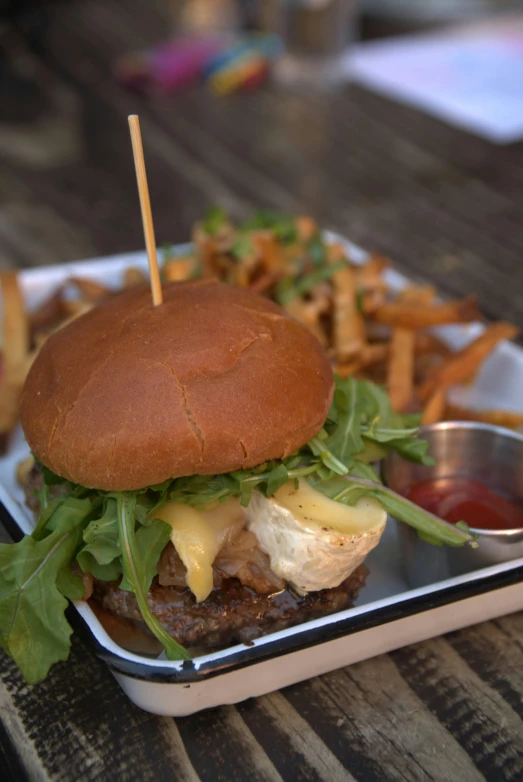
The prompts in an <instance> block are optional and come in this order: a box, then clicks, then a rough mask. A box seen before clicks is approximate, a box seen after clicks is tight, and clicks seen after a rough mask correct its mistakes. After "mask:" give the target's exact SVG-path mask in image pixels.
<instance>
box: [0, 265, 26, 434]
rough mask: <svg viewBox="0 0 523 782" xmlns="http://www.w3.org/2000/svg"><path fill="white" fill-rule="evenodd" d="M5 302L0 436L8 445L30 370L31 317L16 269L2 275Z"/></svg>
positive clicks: (0, 387)
mask: <svg viewBox="0 0 523 782" xmlns="http://www.w3.org/2000/svg"><path fill="white" fill-rule="evenodd" d="M0 281H1V284H2V301H3V318H2V334H3V363H2V379H1V382H0V439H1V446H3V447H5V446H6V445H7V436H8V435H9V433H10V432H11V430H12V429H13V427H14V426H15V424H16V421H17V418H18V402H19V399H20V393H21V390H22V385H23V382H24V380H25V376H26V374H27V371H28V369H29V366H28V360H27V359H28V354H29V318H28V317H27V313H26V311H25V307H24V300H23V296H22V291H21V290H20V286H19V284H18V276H17V274H16V273H15V272H5V273H3V274H1V275H0Z"/></svg>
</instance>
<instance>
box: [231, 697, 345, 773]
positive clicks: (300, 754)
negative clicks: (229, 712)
mask: <svg viewBox="0 0 523 782" xmlns="http://www.w3.org/2000/svg"><path fill="white" fill-rule="evenodd" d="M237 708H238V711H239V713H240V714H241V716H242V718H243V719H244V720H245V722H246V724H247V725H248V727H249V728H250V730H251V731H252V733H253V734H254V735H255V736H256V738H257V739H258V741H259V742H260V744H261V745H262V747H263V748H264V750H265V752H266V753H267V755H268V756H269V757H270V758H271V760H272V762H273V763H274V765H275V766H276V768H277V769H278V771H279V772H280V774H281V775H282V777H283V779H286V780H292V782H315V781H316V780H318V781H319V780H322V779H329V780H332V782H338V781H340V782H341V780H344V781H345V780H346V781H347V782H352V780H354V777H353V776H352V775H351V774H350V773H349V770H348V769H345V768H344V767H343V765H342V764H341V763H340V761H339V760H338V759H337V758H336V757H335V755H334V754H333V753H332V752H330V751H329V749H328V748H327V747H326V746H325V744H324V743H323V741H322V740H321V738H320V737H319V736H318V735H317V734H316V733H315V732H314V730H312V729H311V727H310V725H308V723H307V722H306V721H305V720H304V719H303V717H301V716H300V715H299V714H298V712H297V711H296V710H295V709H294V708H293V707H292V706H291V705H290V703H289V702H288V701H287V700H286V699H285V698H284V696H283V695H282V694H280V693H278V692H273V693H271V694H270V695H265V696H264V697H263V698H256V699H251V700H249V701H247V702H245V703H241V704H239V706H238V707H237Z"/></svg>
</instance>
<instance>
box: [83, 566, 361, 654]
mask: <svg viewBox="0 0 523 782" xmlns="http://www.w3.org/2000/svg"><path fill="white" fill-rule="evenodd" d="M367 572H368V571H367V568H366V567H365V565H360V567H359V568H358V569H357V570H355V571H354V573H353V574H352V575H351V576H349V578H347V579H345V581H343V582H342V583H341V584H340V585H339V586H337V587H334V588H333V589H323V590H321V591H320V592H311V593H310V594H308V595H306V596H304V597H300V596H299V595H297V594H295V593H294V592H293V591H292V590H291V589H283V590H281V591H280V592H276V593H274V594H269V595H267V594H258V593H257V592H255V590H254V589H251V588H250V587H247V586H244V585H243V584H241V582H240V581H239V580H238V579H236V578H230V579H226V580H223V581H222V583H221V585H220V586H219V587H215V588H214V589H213V591H212V592H211V594H210V595H209V597H208V598H207V599H206V600H204V601H203V602H201V603H197V602H196V600H195V598H194V595H193V594H192V592H191V591H190V590H189V589H187V588H184V587H174V586H161V585H160V584H159V583H158V579H155V580H154V581H153V583H152V585H151V588H150V590H149V605H150V607H151V609H152V612H153V613H154V615H155V616H156V618H157V619H158V621H159V622H160V624H161V625H162V626H163V627H164V628H165V629H166V630H167V632H168V633H169V634H170V635H171V636H172V637H173V638H175V639H176V640H177V641H178V642H179V643H181V644H182V645H183V646H186V647H188V648H191V647H199V648H207V649H208V648H220V647H225V646H230V645H232V644H235V643H246V642H249V641H251V640H252V639H254V638H258V637H259V636H261V635H266V634H267V633H274V632H276V631H278V630H284V629H285V628H286V627H292V626H293V625H297V624H301V623H302V622H306V621H308V620H309V619H315V618H317V617H320V616H326V615H327V614H333V613H335V612H337V611H342V610H343V609H345V608H349V607H350V606H351V605H352V603H353V601H354V600H355V599H356V597H357V596H358V592H359V590H360V589H361V587H362V586H364V584H365V579H366V577H367ZM93 600H95V601H96V602H97V603H98V604H100V605H101V606H102V607H103V608H104V609H105V610H106V611H109V613H110V614H112V615H113V616H118V617H121V618H123V619H126V620H130V621H131V622H132V624H133V625H134V626H136V627H137V628H138V629H140V630H142V631H144V632H146V633H148V629H147V626H146V625H145V622H144V621H143V619H142V616H141V613H140V609H139V608H138V604H137V602H136V597H135V596H134V594H133V593H132V592H128V591H126V590H123V589H120V588H119V587H118V585H117V584H116V583H115V582H107V581H96V580H95V582H94V593H93Z"/></svg>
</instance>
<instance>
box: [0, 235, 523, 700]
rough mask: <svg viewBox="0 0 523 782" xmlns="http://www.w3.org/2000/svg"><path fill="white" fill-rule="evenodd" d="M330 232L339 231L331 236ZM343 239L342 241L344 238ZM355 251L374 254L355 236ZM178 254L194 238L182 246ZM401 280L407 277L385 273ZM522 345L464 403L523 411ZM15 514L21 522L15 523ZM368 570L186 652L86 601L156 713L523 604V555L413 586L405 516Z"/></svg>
mask: <svg viewBox="0 0 523 782" xmlns="http://www.w3.org/2000/svg"><path fill="white" fill-rule="evenodd" d="M329 238H336V240H337V241H340V239H339V237H334V236H333V235H329ZM342 241H344V240H342ZM346 245H347V249H348V251H349V255H350V257H351V259H352V260H353V261H355V262H362V261H364V260H365V257H366V253H365V252H364V251H363V250H361V249H359V248H357V247H355V246H353V245H351V244H350V243H349V242H346ZM177 249H178V250H179V251H180V253H183V251H184V250H187V246H180V247H179V248H177ZM129 266H138V267H141V268H143V269H146V268H147V261H146V258H145V254H144V253H129V254H125V255H119V256H114V257H111V258H101V259H97V260H92V261H82V262H77V263H70V264H65V265H60V266H52V267H47V268H38V269H30V270H27V271H23V272H21V275H20V278H21V282H22V286H23V290H24V296H25V298H26V301H27V304H28V305H29V306H30V307H35V306H36V305H37V304H38V303H39V302H41V301H43V300H44V299H45V298H46V297H47V296H48V295H49V294H50V293H52V292H53V291H54V290H55V289H56V287H57V286H58V285H60V284H61V283H62V282H63V281H65V280H66V279H67V278H69V277H71V276H82V277H89V278H91V279H94V280H99V281H101V282H103V283H104V284H107V285H110V286H114V287H119V286H120V283H121V279H122V275H123V272H124V270H125V269H126V268H127V267H129ZM387 278H388V281H389V283H390V285H391V287H392V288H394V289H398V290H399V289H401V288H402V287H404V286H405V285H406V284H407V282H408V281H407V280H406V279H405V278H404V277H402V276H401V275H399V274H398V273H396V272H394V271H389V272H387ZM481 329H482V326H481V325H480V324H471V325H470V326H448V327H445V328H442V329H439V330H438V332H437V333H438V335H439V336H440V337H442V338H443V339H445V340H446V341H447V342H448V343H449V344H451V345H452V346H453V347H456V348H458V347H461V346H462V345H464V344H466V343H467V342H468V341H469V340H470V339H472V338H473V337H475V336H476V335H477V334H478V333H480V332H481ZM522 387H523V351H522V350H521V349H520V348H518V347H517V346H516V345H514V344H509V343H506V344H503V345H501V346H500V347H499V348H498V349H497V350H496V351H495V353H494V354H493V355H492V356H491V357H490V358H489V359H488V361H487V362H485V365H484V367H483V369H482V371H481V373H480V374H479V376H478V378H477V380H476V382H475V384H474V386H473V387H467V388H460V389H456V390H455V391H454V392H453V393H454V395H455V399H456V401H458V402H459V403H462V404H471V405H474V404H476V405H478V406H484V407H496V408H505V409H509V410H516V411H518V410H519V411H521V409H522V404H523V402H522V401H521V400H520V389H521V388H522ZM28 452H29V451H28V447H27V445H26V443H25V441H24V439H23V436H22V433H21V430H20V429H18V430H17V431H16V433H15V435H14V437H13V439H12V442H11V445H10V448H9V451H8V453H7V454H6V455H5V456H4V457H2V458H0V502H1V503H2V504H3V506H4V509H5V512H6V514H4V518H5V520H6V521H7V526H8V528H10V529H11V530H19V531H21V532H23V533H29V532H31V530H32V528H33V526H34V521H33V518H32V514H31V512H30V510H29V509H28V508H27V507H26V506H25V503H24V497H23V492H22V490H21V488H20V487H19V486H18V485H17V482H16V478H15V470H16V465H17V463H18V462H19V461H21V460H22V459H23V458H24V457H25V456H27V455H28ZM11 521H13V522H14V524H15V525H16V528H13V526H12V524H11V523H10V522H11ZM366 564H367V566H368V567H369V570H370V575H369V577H368V580H367V585H366V586H365V588H364V589H363V590H362V591H361V594H360V596H359V598H358V600H357V601H356V605H355V606H354V607H353V608H349V609H347V610H345V611H341V612H339V613H337V614H333V615H331V616H327V617H323V618H321V619H315V620H312V621H310V622H306V623H304V624H302V625H298V626H297V627H292V628H289V629H287V630H282V631H280V632H277V633H273V634H271V635H267V636H264V637H263V638H259V639H257V640H255V641H254V642H253V643H252V645H248V646H247V645H243V644H240V645H237V646H234V647H230V648H228V649H224V650H222V651H219V652H213V653H211V654H206V655H202V656H200V657H197V658H195V659H193V660H191V661H188V662H173V661H169V660H167V659H166V658H165V657H164V656H160V657H159V658H148V657H145V656H141V655H137V654H133V653H131V652H128V651H126V650H125V649H123V648H121V647H120V646H118V645H117V644H116V643H114V641H113V640H112V639H111V638H110V637H109V636H108V635H107V633H106V632H105V630H104V629H103V627H102V626H101V624H100V623H99V621H98V620H97V618H96V616H95V615H94V613H93V612H92V610H91V609H90V607H89V606H88V605H87V604H86V603H82V602H77V603H75V607H76V610H77V611H78V613H79V615H80V617H81V618H82V620H83V622H84V623H85V625H86V627H87V628H88V630H89V631H90V637H91V638H92V640H93V642H94V644H95V646H96V651H97V653H98V655H99V656H100V657H101V658H102V659H103V660H105V662H106V663H107V664H108V666H109V668H110V670H111V671H112V673H113V674H114V676H115V678H116V679H117V681H118V682H119V684H120V685H121V686H122V688H123V689H124V691H125V692H126V694H127V695H128V696H129V698H130V699H131V700H132V701H133V702H134V703H135V704H136V705H137V706H140V707H141V708H142V709H145V710H147V711H150V712H152V713H154V714H161V715H168V716H184V715H188V714H192V713H194V712H196V711H199V710H201V709H205V708H209V707H213V706H219V705H223V704H229V703H237V702H239V701H242V700H244V699H246V698H249V697H252V696H258V695H262V694H264V693H267V692H271V691H273V690H277V689H280V688H281V687H285V686H287V685H290V684H294V683H296V682H299V681H303V680H304V679H308V678H310V677H312V676H317V675H319V674H322V673H326V672H327V671H332V670H334V669H336V668H339V667H341V666H345V665H350V664H351V663H354V662H358V661H360V660H364V659H367V658H370V657H373V656H375V655H378V654H382V653H384V652H388V651H391V650H392V649H397V648H400V647H401V646H405V645H407V644H411V643H415V642H417V641H422V640H425V639H427V638H431V637H434V636H436V635H441V634H442V633H446V632H449V631H451V630H456V629H458V628H462V627H466V626H468V625H471V624H474V623H476V622H481V621H485V620H487V619H492V618H494V617H496V616H501V615H504V614H508V613H511V612H513V611H518V610H521V609H523V559H519V560H513V561H511V562H506V563H503V564H498V565H495V566H492V567H489V568H483V569H481V570H476V571H475V572H471V573H468V574H466V575H462V576H459V577H456V578H451V579H447V580H445V581H440V582H437V583H433V584H430V585H428V586H425V587H423V588H418V589H410V588H409V586H408V584H407V582H406V580H405V577H404V573H403V562H402V552H401V549H400V545H399V540H398V535H397V529H396V523H395V522H394V521H393V520H389V523H388V524H387V528H386V530H385V533H384V535H383V538H382V540H381V542H380V544H379V546H378V547H377V548H376V549H374V551H372V552H371V554H370V555H369V556H368V558H367V560H366Z"/></svg>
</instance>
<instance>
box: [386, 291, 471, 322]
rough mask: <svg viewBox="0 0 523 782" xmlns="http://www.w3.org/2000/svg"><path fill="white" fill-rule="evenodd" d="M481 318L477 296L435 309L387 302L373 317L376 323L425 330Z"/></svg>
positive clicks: (434, 307)
mask: <svg viewBox="0 0 523 782" xmlns="http://www.w3.org/2000/svg"><path fill="white" fill-rule="evenodd" d="M480 317H481V315H480V312H479V310H478V305H477V300H476V297H475V296H468V297H467V298H466V299H461V300H458V301H449V302H446V303H445V304H436V305H435V306H433V307H426V306H412V305H410V304H408V303H403V302H401V301H399V302H396V301H394V302H386V303H385V304H383V305H382V306H381V307H379V308H378V309H377V310H376V312H374V314H373V315H372V319H373V320H374V321H375V322H376V323H383V324H384V325H386V326H392V327H401V328H407V329H424V328H429V327H430V326H441V325H443V324H446V323H470V322H471V321H474V320H479V319H480Z"/></svg>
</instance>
